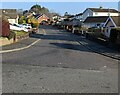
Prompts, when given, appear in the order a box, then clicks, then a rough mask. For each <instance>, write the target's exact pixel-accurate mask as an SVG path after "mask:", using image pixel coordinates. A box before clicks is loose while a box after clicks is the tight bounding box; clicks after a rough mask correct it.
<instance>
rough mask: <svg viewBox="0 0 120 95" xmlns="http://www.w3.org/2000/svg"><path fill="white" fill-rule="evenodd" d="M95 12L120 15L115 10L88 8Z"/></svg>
mask: <svg viewBox="0 0 120 95" xmlns="http://www.w3.org/2000/svg"><path fill="white" fill-rule="evenodd" d="M88 9H90V10H91V11H93V12H111V13H118V11H117V10H115V9H103V8H88Z"/></svg>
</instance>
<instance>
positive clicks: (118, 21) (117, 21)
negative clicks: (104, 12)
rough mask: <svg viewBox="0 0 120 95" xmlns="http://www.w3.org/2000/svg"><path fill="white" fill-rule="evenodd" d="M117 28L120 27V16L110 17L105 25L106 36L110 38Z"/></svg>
mask: <svg viewBox="0 0 120 95" xmlns="http://www.w3.org/2000/svg"><path fill="white" fill-rule="evenodd" d="M117 27H120V16H112V17H109V18H108V19H107V21H106V22H105V24H104V28H105V31H104V35H105V36H106V37H108V38H109V37H110V31H111V29H112V28H117Z"/></svg>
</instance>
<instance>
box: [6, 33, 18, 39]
mask: <svg viewBox="0 0 120 95" xmlns="http://www.w3.org/2000/svg"><path fill="white" fill-rule="evenodd" d="M15 36H16V34H15V32H13V31H10V33H9V35H8V36H7V38H8V40H10V39H12V38H14V37H15Z"/></svg>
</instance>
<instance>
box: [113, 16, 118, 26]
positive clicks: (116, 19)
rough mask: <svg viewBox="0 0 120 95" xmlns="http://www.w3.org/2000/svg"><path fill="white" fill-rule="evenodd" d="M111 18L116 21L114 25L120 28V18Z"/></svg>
mask: <svg viewBox="0 0 120 95" xmlns="http://www.w3.org/2000/svg"><path fill="white" fill-rule="evenodd" d="M111 18H112V20H113V21H114V23H115V24H116V26H119V27H120V16H113V17H111Z"/></svg>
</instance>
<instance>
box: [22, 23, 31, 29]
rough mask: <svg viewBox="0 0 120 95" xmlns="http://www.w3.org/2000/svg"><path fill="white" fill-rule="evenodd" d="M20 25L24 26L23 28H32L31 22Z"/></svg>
mask: <svg viewBox="0 0 120 95" xmlns="http://www.w3.org/2000/svg"><path fill="white" fill-rule="evenodd" d="M21 26H22V27H24V28H27V29H31V28H32V26H31V24H21Z"/></svg>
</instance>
